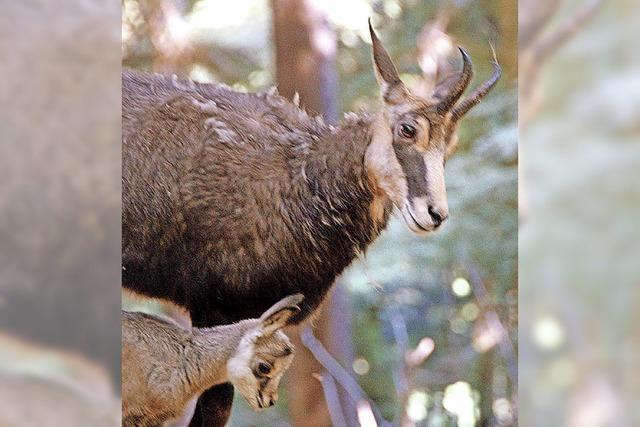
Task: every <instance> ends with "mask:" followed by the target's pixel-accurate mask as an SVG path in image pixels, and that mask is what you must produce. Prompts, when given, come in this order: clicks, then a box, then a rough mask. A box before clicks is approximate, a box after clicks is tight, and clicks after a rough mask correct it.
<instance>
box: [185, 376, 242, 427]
mask: <svg viewBox="0 0 640 427" xmlns="http://www.w3.org/2000/svg"><path fill="white" fill-rule="evenodd" d="M232 403H233V386H232V385H231V384H230V383H226V384H220V385H218V386H215V387H212V388H210V389H209V390H206V391H205V392H204V393H202V395H201V396H200V398H199V399H198V404H197V406H196V410H195V412H194V413H193V418H191V423H190V424H189V427H224V426H225V425H226V424H227V421H229V417H230V416H231V404H232Z"/></svg>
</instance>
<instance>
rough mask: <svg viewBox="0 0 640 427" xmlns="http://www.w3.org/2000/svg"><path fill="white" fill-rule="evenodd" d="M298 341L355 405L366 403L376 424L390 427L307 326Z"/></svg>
mask: <svg viewBox="0 0 640 427" xmlns="http://www.w3.org/2000/svg"><path fill="white" fill-rule="evenodd" d="M300 339H301V340H302V344H303V345H304V346H305V347H307V349H309V351H310V352H311V354H312V355H313V357H315V358H316V360H317V361H318V362H319V363H320V364H321V365H322V366H323V367H324V368H325V369H326V370H327V372H328V373H329V374H331V376H333V378H334V379H335V380H336V381H337V382H338V384H340V385H341V386H342V388H344V390H345V391H346V392H347V394H348V395H349V397H351V399H352V400H353V401H354V402H355V403H356V404H359V403H360V402H361V401H366V402H367V404H368V405H369V406H370V407H371V410H372V411H373V413H374V416H375V418H376V421H377V422H378V424H379V425H381V426H391V424H390V423H389V422H387V421H386V420H385V419H384V418H383V417H382V415H380V411H379V410H378V408H376V406H375V405H373V404H372V403H371V401H370V400H369V398H368V397H367V395H366V393H365V392H364V390H362V388H361V387H360V385H358V383H357V382H356V381H355V380H354V379H353V378H352V377H351V376H350V375H349V373H348V372H347V371H346V370H345V369H344V368H343V367H342V366H340V364H339V363H338V361H337V360H335V359H334V358H333V356H331V354H329V352H328V351H327V350H326V349H325V348H324V346H323V345H322V343H321V342H320V341H318V339H317V338H316V337H315V336H314V335H313V332H312V331H311V328H310V327H308V326H307V327H305V328H303V329H302V331H301V332H300Z"/></svg>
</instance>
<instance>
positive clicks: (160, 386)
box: [122, 294, 303, 427]
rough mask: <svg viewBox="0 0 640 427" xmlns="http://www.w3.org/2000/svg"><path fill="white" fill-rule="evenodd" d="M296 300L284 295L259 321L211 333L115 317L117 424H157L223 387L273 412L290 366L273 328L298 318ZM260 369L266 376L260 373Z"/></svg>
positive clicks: (289, 353) (283, 340)
mask: <svg viewBox="0 0 640 427" xmlns="http://www.w3.org/2000/svg"><path fill="white" fill-rule="evenodd" d="M302 299H303V297H302V295H299V294H297V295H293V296H289V297H287V298H284V299H283V300H281V301H280V302H278V303H276V304H275V305H274V306H272V307H271V308H270V309H269V310H267V311H266V312H265V313H264V314H263V315H262V316H261V317H260V319H249V320H243V321H241V322H238V323H234V324H232V325H224V326H218V327H214V328H192V329H185V328H182V327H180V326H179V325H177V324H175V323H173V322H169V321H166V320H164V319H162V318H159V317H156V316H152V315H149V314H144V313H135V312H127V311H123V312H122V414H123V425H124V426H136V427H140V426H156V425H158V426H159V425H162V424H163V423H164V422H166V421H168V420H171V419H175V418H177V417H180V416H181V415H182V414H183V413H184V412H185V409H186V408H187V407H188V406H189V403H190V402H191V401H192V400H193V399H194V397H196V396H198V395H199V394H201V393H202V392H203V391H205V390H206V389H208V388H210V387H212V386H214V385H218V384H223V383H226V382H231V383H232V384H233V385H234V386H235V387H236V388H237V389H238V391H239V392H240V393H241V394H242V395H243V396H244V397H245V399H246V400H247V402H248V403H249V404H250V405H251V407H252V408H253V409H255V410H260V409H264V408H267V407H269V406H271V405H273V404H274V403H275V401H276V400H277V398H278V384H279V382H280V379H281V377H282V374H283V373H284V371H285V370H286V369H287V368H288V367H289V365H290V364H291V361H292V359H293V346H292V344H291V342H290V341H289V339H288V338H287V336H286V335H285V334H284V333H283V332H282V331H281V329H282V328H283V327H285V326H286V325H287V324H288V323H289V320H290V318H291V317H292V316H293V315H295V314H296V313H298V311H299V308H298V304H299V303H300V302H301V301H302ZM261 365H262V368H264V367H265V366H266V367H267V368H268V372H264V371H262V372H261V371H260V368H261Z"/></svg>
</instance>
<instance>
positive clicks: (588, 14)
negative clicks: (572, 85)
mask: <svg viewBox="0 0 640 427" xmlns="http://www.w3.org/2000/svg"><path fill="white" fill-rule="evenodd" d="M603 3H604V0H591V1H589V2H588V3H585V4H584V5H583V6H582V8H581V9H579V10H578V11H577V12H576V13H574V14H572V15H571V16H570V17H569V18H567V19H566V20H565V21H564V22H563V23H562V24H561V25H560V27H559V28H558V29H557V30H556V31H554V32H552V33H550V34H549V35H548V36H547V37H542V38H541V39H540V41H538V42H537V43H535V46H534V47H533V49H534V50H533V58H534V62H542V61H544V60H546V59H547V58H549V57H550V56H551V55H552V54H554V53H555V52H557V50H558V49H559V48H560V47H562V45H564V44H565V43H566V42H567V41H569V40H570V39H571V38H572V37H573V36H574V35H576V34H577V33H578V31H579V30H580V29H581V28H582V27H583V26H584V25H585V24H586V23H587V22H588V21H589V20H590V19H591V18H593V17H594V16H595V14H596V12H597V11H598V9H599V8H600V6H601V5H602V4H603Z"/></svg>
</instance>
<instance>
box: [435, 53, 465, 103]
mask: <svg viewBox="0 0 640 427" xmlns="http://www.w3.org/2000/svg"><path fill="white" fill-rule="evenodd" d="M458 50H460V53H461V54H462V63H463V65H462V74H461V75H460V78H459V79H458V81H457V82H456V84H455V85H454V86H453V88H452V89H451V91H450V92H449V94H448V95H447V96H446V98H444V99H443V100H442V101H440V102H439V103H438V106H437V108H438V111H439V112H440V113H444V112H446V111H449V110H450V109H451V107H453V105H454V104H455V103H456V101H457V100H458V99H460V97H461V96H462V93H463V92H464V90H465V89H466V88H467V86H469V82H470V81H471V76H472V75H473V66H472V65H471V58H469V55H467V52H465V51H464V49H463V48H461V47H460V46H458Z"/></svg>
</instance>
